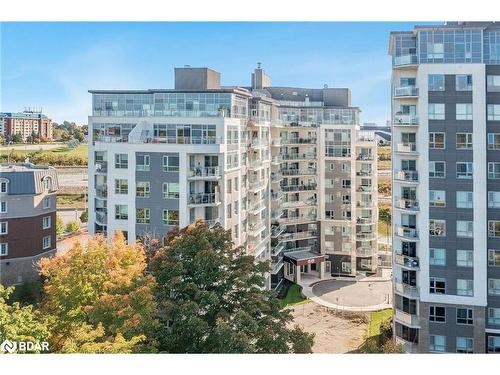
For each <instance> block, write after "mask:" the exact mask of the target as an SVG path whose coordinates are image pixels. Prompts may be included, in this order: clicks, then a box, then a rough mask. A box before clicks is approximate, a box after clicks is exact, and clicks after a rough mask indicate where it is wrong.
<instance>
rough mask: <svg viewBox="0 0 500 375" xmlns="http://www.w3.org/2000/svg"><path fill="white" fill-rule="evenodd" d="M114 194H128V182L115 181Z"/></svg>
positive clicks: (123, 180)
mask: <svg viewBox="0 0 500 375" xmlns="http://www.w3.org/2000/svg"><path fill="white" fill-rule="evenodd" d="M115 193H116V194H128V181H127V180H125V179H115Z"/></svg>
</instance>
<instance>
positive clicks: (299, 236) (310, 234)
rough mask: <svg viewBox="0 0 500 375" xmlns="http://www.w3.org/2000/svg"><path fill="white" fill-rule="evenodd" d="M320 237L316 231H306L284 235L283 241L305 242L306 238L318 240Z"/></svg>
mask: <svg viewBox="0 0 500 375" xmlns="http://www.w3.org/2000/svg"><path fill="white" fill-rule="evenodd" d="M317 236H318V231H315V230H306V231H303V232H293V233H289V232H287V233H283V235H282V237H281V240H282V241H283V242H285V241H296V240H303V239H306V238H316V237H317Z"/></svg>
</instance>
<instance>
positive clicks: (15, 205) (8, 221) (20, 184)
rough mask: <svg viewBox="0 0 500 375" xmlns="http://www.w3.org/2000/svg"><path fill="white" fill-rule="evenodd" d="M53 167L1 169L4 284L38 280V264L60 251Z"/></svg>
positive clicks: (0, 260)
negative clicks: (57, 249) (57, 248)
mask: <svg viewBox="0 0 500 375" xmlns="http://www.w3.org/2000/svg"><path fill="white" fill-rule="evenodd" d="M57 190H58V181H57V174H56V170H55V169H54V168H52V167H45V166H34V165H32V164H2V165H1V166H0V276H1V283H2V284H3V285H11V284H21V283H24V282H28V281H33V280H36V279H37V278H38V271H37V269H36V265H35V263H36V262H37V261H38V260H39V259H40V258H42V257H47V256H51V255H53V254H54V253H55V251H56V194H57Z"/></svg>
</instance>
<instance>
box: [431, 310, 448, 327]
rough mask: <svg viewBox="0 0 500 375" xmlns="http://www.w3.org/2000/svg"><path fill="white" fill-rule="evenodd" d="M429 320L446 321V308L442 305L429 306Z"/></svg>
mask: <svg viewBox="0 0 500 375" xmlns="http://www.w3.org/2000/svg"><path fill="white" fill-rule="evenodd" d="M429 322H437V323H445V322H446V309H445V308H444V307H442V306H429Z"/></svg>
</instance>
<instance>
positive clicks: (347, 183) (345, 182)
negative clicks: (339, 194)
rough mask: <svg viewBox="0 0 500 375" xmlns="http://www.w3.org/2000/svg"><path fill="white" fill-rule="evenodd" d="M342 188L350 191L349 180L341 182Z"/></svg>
mask: <svg viewBox="0 0 500 375" xmlns="http://www.w3.org/2000/svg"><path fill="white" fill-rule="evenodd" d="M342 188H343V189H350V188H351V180H344V179H343V180H342Z"/></svg>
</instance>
